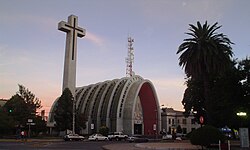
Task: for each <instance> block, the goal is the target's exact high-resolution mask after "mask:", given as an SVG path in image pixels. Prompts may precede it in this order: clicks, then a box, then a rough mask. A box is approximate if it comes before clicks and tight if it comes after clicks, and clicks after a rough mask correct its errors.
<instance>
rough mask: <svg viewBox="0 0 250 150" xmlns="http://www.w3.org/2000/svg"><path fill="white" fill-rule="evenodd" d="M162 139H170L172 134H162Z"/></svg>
mask: <svg viewBox="0 0 250 150" xmlns="http://www.w3.org/2000/svg"><path fill="white" fill-rule="evenodd" d="M162 139H163V140H172V139H173V136H172V135H171V134H166V135H163V136H162Z"/></svg>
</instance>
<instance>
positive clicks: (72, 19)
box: [58, 15, 86, 60]
mask: <svg viewBox="0 0 250 150" xmlns="http://www.w3.org/2000/svg"><path fill="white" fill-rule="evenodd" d="M58 30H60V31H63V32H66V33H67V40H70V41H67V44H69V43H72V47H71V48H70V47H68V46H70V45H71V44H69V45H68V46H67V45H66V47H68V48H69V50H71V51H72V54H71V55H72V60H75V51H76V46H75V45H76V40H77V37H80V38H82V37H84V36H85V32H86V30H85V29H83V28H81V27H78V18H77V16H74V15H70V16H69V17H68V22H65V21H61V22H59V24H58ZM68 42H69V43H68Z"/></svg>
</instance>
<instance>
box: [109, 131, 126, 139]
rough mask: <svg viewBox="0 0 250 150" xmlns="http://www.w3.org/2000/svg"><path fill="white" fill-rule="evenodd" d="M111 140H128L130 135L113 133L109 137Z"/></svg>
mask: <svg viewBox="0 0 250 150" xmlns="http://www.w3.org/2000/svg"><path fill="white" fill-rule="evenodd" d="M108 138H109V140H110V141H111V140H117V141H118V140H119V141H120V140H126V139H127V138H128V135H126V134H123V133H122V132H113V133H110V134H109V135H108Z"/></svg>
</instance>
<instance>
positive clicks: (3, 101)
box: [0, 99, 8, 107]
mask: <svg viewBox="0 0 250 150" xmlns="http://www.w3.org/2000/svg"><path fill="white" fill-rule="evenodd" d="M7 101H8V100H6V99H0V107H2V106H4V104H5V103H6V102H7Z"/></svg>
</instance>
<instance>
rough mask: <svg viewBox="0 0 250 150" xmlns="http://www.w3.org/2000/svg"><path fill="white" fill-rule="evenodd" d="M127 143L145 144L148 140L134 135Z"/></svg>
mask: <svg viewBox="0 0 250 150" xmlns="http://www.w3.org/2000/svg"><path fill="white" fill-rule="evenodd" d="M127 141H129V142H130V143H131V142H135V143H143V142H148V138H146V137H143V136H142V135H133V136H130V137H128V139H127Z"/></svg>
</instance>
